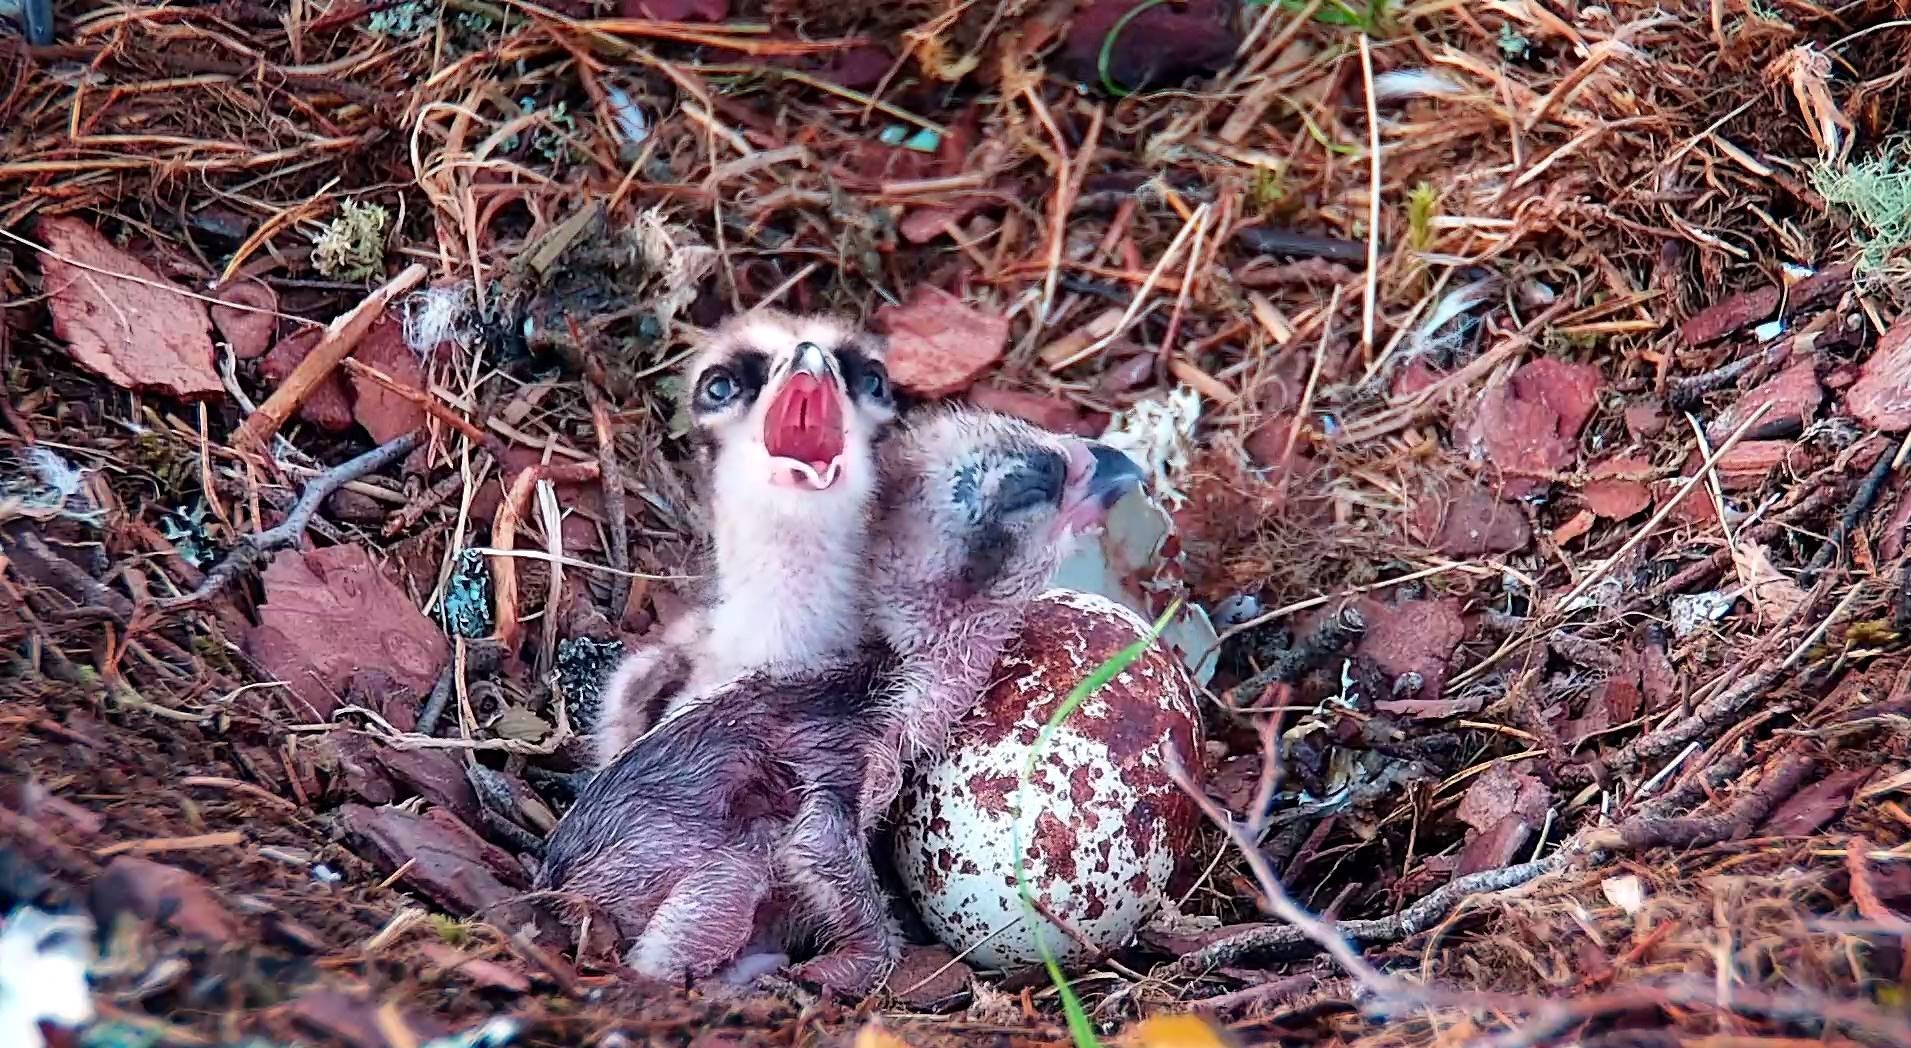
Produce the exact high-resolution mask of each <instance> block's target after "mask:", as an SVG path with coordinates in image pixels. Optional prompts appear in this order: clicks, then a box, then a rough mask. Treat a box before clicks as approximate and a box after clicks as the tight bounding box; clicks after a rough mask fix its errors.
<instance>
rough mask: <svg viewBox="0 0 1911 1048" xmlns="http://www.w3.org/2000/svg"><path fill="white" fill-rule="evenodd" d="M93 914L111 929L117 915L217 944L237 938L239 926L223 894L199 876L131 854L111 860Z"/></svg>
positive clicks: (97, 886)
mask: <svg viewBox="0 0 1911 1048" xmlns="http://www.w3.org/2000/svg"><path fill="white" fill-rule="evenodd" d="M90 901H91V905H92V909H93V916H94V918H95V919H96V920H98V921H99V922H100V925H101V926H102V927H110V926H111V925H112V919H113V917H114V916H115V915H117V914H121V913H130V914H133V915H134V916H136V917H138V918H139V919H140V920H143V921H150V922H152V923H154V924H158V925H164V926H167V927H171V928H173V929H174V930H176V931H179V932H180V933H182V934H185V935H190V936H193V937H194V938H198V939H204V940H206V941H208V942H214V943H229V942H233V941H235V940H237V939H238V938H239V932H240V925H239V921H238V919H237V918H235V917H234V916H233V915H232V911H230V910H228V909H226V906H225V904H224V903H222V902H220V901H219V894H218V892H216V891H215V890H214V889H213V887H212V885H210V884H207V883H206V882H205V881H204V880H202V879H201V878H200V877H199V875H198V874H195V873H191V872H189V871H187V870H182V869H180V868H179V867H177V866H168V865H166V864H165V863H163V862H153V861H152V860H150V859H141V858H138V857H136V856H132V855H121V856H119V857H118V858H116V859H114V860H113V861H112V862H110V863H108V864H107V866H106V869H105V871H103V872H102V873H101V874H100V875H99V877H98V879H96V880H95V881H94V882H93V887H92V891H91V898H90Z"/></svg>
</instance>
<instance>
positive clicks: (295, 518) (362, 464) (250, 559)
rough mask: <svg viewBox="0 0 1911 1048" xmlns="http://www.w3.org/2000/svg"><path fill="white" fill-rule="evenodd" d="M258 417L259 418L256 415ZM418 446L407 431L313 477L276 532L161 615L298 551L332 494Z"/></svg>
mask: <svg viewBox="0 0 1911 1048" xmlns="http://www.w3.org/2000/svg"><path fill="white" fill-rule="evenodd" d="M254 417H255V418H256V417H257V416H254ZM417 446H418V434H417V433H416V432H411V433H407V434H405V435H404V436H402V437H395V438H393V439H392V440H389V441H386V442H385V443H383V444H380V445H379V446H377V447H375V448H373V449H372V450H370V451H367V452H365V453H364V454H363V455H360V456H358V457H357V458H352V459H347V460H346V461H344V462H342V463H340V464H339V465H336V466H333V467H332V468H331V469H328V470H326V471H325V472H323V473H321V474H319V475H318V476H316V477H313V478H312V479H311V481H310V482H309V483H307V484H306V485H305V491H304V492H303V493H302V494H300V495H299V500H298V501H297V502H296V503H293V505H292V510H291V512H289V513H287V514H286V515H285V519H284V520H283V521H280V522H279V525H278V526H277V527H274V528H268V529H266V530H265V531H261V532H257V533H255V534H252V535H247V536H246V537H245V538H243V539H241V540H240V541H239V544H238V545H236V546H234V547H232V549H231V551H230V552H228V553H227V554H226V555H225V557H224V558H222V559H221V560H220V561H219V563H218V564H216V565H214V566H213V568H212V570H211V571H208V572H206V577H205V580H204V581H203V582H201V583H200V584H199V588H197V589H195V590H193V591H192V592H191V593H188V594H186V595H185V596H183V597H168V598H165V599H163V600H160V601H157V602H156V606H157V607H158V608H159V610H161V611H186V610H190V609H192V608H197V607H200V606H201V605H203V604H205V603H206V602H207V601H210V600H211V599H212V598H214V597H216V596H218V595H219V594H220V593H221V592H222V591H224V590H225V588H226V587H227V586H230V585H232V583H233V581H234V580H235V579H237V578H238V577H239V576H240V575H242V574H245V573H247V572H250V571H253V570H255V569H257V568H258V567H259V565H261V564H263V563H264V562H265V560H266V558H267V557H270V556H271V555H272V554H274V553H277V552H279V551H280V550H285V549H292V548H294V547H296V546H297V545H298V544H299V542H300V540H301V539H303V538H304V537H305V529H306V528H307V527H308V526H310V525H311V523H312V516H313V514H315V513H317V512H318V508H319V505H320V504H321V503H323V502H324V501H325V500H326V498H328V497H329V496H330V495H331V494H332V493H333V492H335V491H337V490H338V489H339V488H341V487H344V486H345V484H346V483H348V482H350V481H354V480H358V479H359V478H361V477H364V476H366V475H368V474H371V473H376V472H377V471H379V470H381V469H384V468H385V467H386V466H388V465H390V464H391V463H393V462H396V461H398V460H399V459H401V458H404V457H405V456H406V455H409V454H411V450H412V449H413V448H415V447H417Z"/></svg>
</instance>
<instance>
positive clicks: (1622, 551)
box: [1553, 402, 1772, 609]
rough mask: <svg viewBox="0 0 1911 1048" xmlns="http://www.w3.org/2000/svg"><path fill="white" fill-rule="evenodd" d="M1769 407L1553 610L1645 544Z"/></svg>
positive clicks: (1741, 427)
mask: <svg viewBox="0 0 1911 1048" xmlns="http://www.w3.org/2000/svg"><path fill="white" fill-rule="evenodd" d="M1771 406H1772V405H1771V404H1770V403H1769V402H1767V403H1764V404H1760V405H1759V406H1758V408H1757V409H1756V410H1754V411H1753V412H1752V413H1751V415H1749V416H1748V417H1747V418H1746V419H1745V421H1744V422H1741V423H1739V424H1738V428H1736V429H1734V430H1732V433H1731V435H1730V436H1728V437H1726V438H1725V439H1724V440H1722V441H1720V442H1719V446H1718V447H1717V448H1716V449H1714V450H1713V452H1712V453H1711V454H1710V455H1707V456H1706V457H1705V461H1704V462H1702V463H1700V464H1699V468H1698V469H1695V470H1693V471H1692V475H1691V476H1690V477H1687V478H1686V481H1685V483H1684V484H1682V485H1680V486H1679V490H1678V492H1677V493H1676V494H1674V495H1673V496H1672V497H1671V498H1669V499H1667V500H1666V502H1665V505H1663V506H1660V507H1659V511H1658V512H1657V513H1654V514H1653V515H1652V518H1651V519H1650V520H1648V521H1646V522H1645V524H1644V526H1642V527H1640V528H1639V530H1638V531H1635V532H1633V533H1632V536H1631V537H1630V538H1628V539H1626V541H1625V542H1624V543H1622V544H1620V546H1619V548H1618V549H1617V550H1615V551H1614V552H1613V554H1612V556H1610V557H1607V558H1606V559H1604V560H1602V561H1600V562H1599V563H1598V565H1596V566H1595V567H1594V568H1593V569H1592V570H1591V571H1588V572H1587V573H1586V574H1585V575H1584V576H1583V577H1581V578H1580V580H1579V584H1578V585H1576V586H1574V587H1573V588H1572V589H1571V590H1569V591H1568V592H1567V594H1566V595H1565V596H1564V597H1561V598H1560V599H1559V602H1558V603H1556V604H1554V605H1553V607H1554V608H1558V609H1563V608H1569V607H1570V606H1571V605H1572V603H1573V602H1574V601H1575V600H1577V599H1578V598H1579V597H1580V596H1581V595H1582V594H1584V593H1585V592H1586V591H1587V590H1590V589H1592V588H1593V586H1595V585H1597V584H1598V582H1599V580H1600V579H1603V578H1605V577H1606V574H1607V573H1608V572H1610V571H1611V570H1612V569H1613V568H1614V567H1615V566H1616V565H1618V564H1619V563H1620V562H1621V561H1623V560H1624V559H1625V556H1626V554H1628V553H1631V552H1632V551H1633V549H1634V547H1636V546H1638V545H1639V544H1640V543H1641V542H1644V541H1645V540H1646V538H1647V536H1649V535H1651V534H1652V532H1653V529H1655V528H1657V527H1658V526H1659V524H1660V522H1662V521H1664V520H1665V519H1666V517H1668V516H1670V515H1671V514H1672V511H1673V510H1674V509H1676V508H1678V505H1679V503H1681V502H1684V501H1685V497H1686V496H1687V495H1689V494H1691V493H1692V489H1693V488H1695V487H1697V486H1698V485H1699V484H1700V483H1701V482H1703V481H1704V480H1705V478H1706V477H1707V476H1709V475H1710V474H1711V471H1712V467H1714V466H1716V465H1718V462H1719V459H1721V458H1723V457H1725V453H1726V452H1728V451H1730V450H1732V449H1733V448H1734V447H1737V446H1738V442H1739V441H1741V440H1743V439H1745V434H1747V433H1750V432H1751V431H1752V427H1753V426H1755V425H1757V424H1758V420H1759V419H1761V418H1763V417H1764V416H1765V412H1766V411H1768V410H1770V409H1771Z"/></svg>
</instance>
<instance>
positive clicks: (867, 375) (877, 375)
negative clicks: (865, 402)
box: [856, 363, 889, 400]
mask: <svg viewBox="0 0 1911 1048" xmlns="http://www.w3.org/2000/svg"><path fill="white" fill-rule="evenodd" d="M856 386H857V391H858V392H860V393H861V394H862V395H863V396H865V397H870V398H873V399H875V400H882V399H884V398H886V397H888V396H889V376H888V374H886V373H885V372H884V371H883V366H882V365H881V364H875V363H872V364H870V365H869V366H868V367H866V368H864V369H863V373H862V375H861V377H859V378H857V380H856Z"/></svg>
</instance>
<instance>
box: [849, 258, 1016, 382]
mask: <svg viewBox="0 0 1911 1048" xmlns="http://www.w3.org/2000/svg"><path fill="white" fill-rule="evenodd" d="M876 327H877V329H878V330H880V331H882V332H884V333H885V334H887V335H888V336H889V374H890V376H891V377H892V378H894V379H895V380H896V383H897V384H898V385H901V386H903V387H904V388H906V389H910V390H913V391H915V392H917V393H920V394H922V395H923V396H929V397H946V396H948V395H950V394H952V393H959V392H961V391H962V390H964V389H966V388H968V387H969V385H970V384H971V383H973V382H974V381H975V380H976V379H977V378H980V377H981V376H982V374H983V373H984V372H986V371H988V369H989V368H991V367H993V366H994V365H995V362H996V361H998V360H1000V359H1002V351H1003V350H1004V349H1005V348H1007V346H1008V342H1009V322H1008V319H1007V318H1006V317H1003V316H1001V315H1000V314H997V313H987V312H983V311H982V310H979V309H976V308H975V307H973V306H970V305H968V304H967V303H965V302H963V301H962V300H961V299H959V298H957V297H955V296H954V295H951V294H949V293H948V292H947V291H944V290H942V289H941V288H938V287H930V286H929V285H927V284H924V285H922V286H920V287H918V288H916V293H915V294H914V295H911V296H910V298H909V301H907V302H905V303H903V304H902V305H900V306H884V307H883V308H882V309H880V310H877V311H876Z"/></svg>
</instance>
